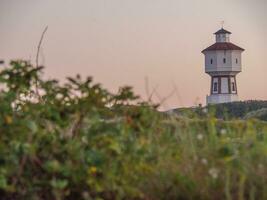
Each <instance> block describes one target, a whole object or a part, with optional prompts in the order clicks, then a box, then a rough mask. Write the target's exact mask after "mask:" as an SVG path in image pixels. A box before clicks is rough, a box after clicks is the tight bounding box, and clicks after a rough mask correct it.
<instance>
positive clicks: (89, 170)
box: [88, 166, 97, 174]
mask: <svg viewBox="0 0 267 200" xmlns="http://www.w3.org/2000/svg"><path fill="white" fill-rule="evenodd" d="M88 172H89V174H96V172H97V168H96V167H95V166H92V167H89V169H88Z"/></svg>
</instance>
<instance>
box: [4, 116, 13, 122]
mask: <svg viewBox="0 0 267 200" xmlns="http://www.w3.org/2000/svg"><path fill="white" fill-rule="evenodd" d="M5 122H6V123H7V124H12V122H13V120H12V117H11V116H5Z"/></svg>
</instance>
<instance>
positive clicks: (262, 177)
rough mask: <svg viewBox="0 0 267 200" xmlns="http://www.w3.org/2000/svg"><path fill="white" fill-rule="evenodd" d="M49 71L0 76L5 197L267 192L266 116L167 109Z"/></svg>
mask: <svg viewBox="0 0 267 200" xmlns="http://www.w3.org/2000/svg"><path fill="white" fill-rule="evenodd" d="M41 70H42V68H41V67H40V68H34V67H33V66H32V65H30V64H29V63H27V62H23V61H16V62H12V63H11V66H10V67H9V68H6V69H4V70H2V72H1V73H0V82H1V88H2V90H1V92H0V199H15V200H17V199H33V200H39V199H40V200H41V199H42V200H43V199H56V200H60V199H85V200H86V199H88V200H89V199H107V200H112V199H140V200H142V199H143V200H147V199H151V200H157V199H218V200H219V199H240V200H241V199H267V179H266V177H267V167H266V166H267V159H266V158H267V123H266V122H264V121H260V120H256V119H251V120H231V121H229V120H218V119H216V118H215V117H213V115H212V114H211V113H212V112H207V111H203V109H200V110H198V111H197V113H198V115H195V116H192V117H190V118H188V117H179V116H175V115H164V114H162V113H160V112H158V111H157V110H156V106H154V105H151V104H150V103H149V102H141V101H140V100H139V98H138V97H137V96H136V95H135V94H134V93H133V92H132V90H131V88H130V87H123V88H121V89H120V90H119V92H118V94H111V93H109V92H108V91H107V90H105V89H103V88H102V87H101V85H99V84H94V83H93V82H92V79H91V78H87V79H85V80H83V79H81V77H80V76H76V77H75V78H68V79H67V83H66V84H65V85H60V84H59V83H58V82H57V81H55V80H42V79H41V78H40V72H41ZM199 116H201V117H199Z"/></svg>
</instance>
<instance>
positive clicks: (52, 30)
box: [0, 0, 267, 110]
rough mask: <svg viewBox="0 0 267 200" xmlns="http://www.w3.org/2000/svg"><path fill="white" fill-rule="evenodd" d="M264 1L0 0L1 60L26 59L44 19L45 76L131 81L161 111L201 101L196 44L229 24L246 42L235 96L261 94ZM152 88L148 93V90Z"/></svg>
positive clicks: (266, 21)
mask: <svg viewBox="0 0 267 200" xmlns="http://www.w3.org/2000/svg"><path fill="white" fill-rule="evenodd" d="M266 10H267V1H266V0H0V60H1V59H3V60H5V61H6V65H8V63H7V62H8V61H9V60H10V59H25V60H31V61H32V62H33V63H34V60H35V57H36V51H37V46H38V42H39V40H40V37H41V34H42V31H43V30H44V28H45V27H46V26H48V30H47V32H46V34H45V37H44V40H43V43H42V48H41V54H40V63H41V64H42V65H44V66H45V67H46V68H45V71H44V75H43V76H44V77H45V78H56V79H59V80H60V81H62V82H64V80H65V77H67V76H74V75H76V74H81V75H82V76H83V77H86V76H93V77H94V80H95V82H98V83H101V84H102V85H103V87H104V88H107V89H109V90H110V91H111V92H117V91H118V88H119V87H120V86H125V85H129V86H133V87H134V91H135V92H136V93H137V94H139V95H140V96H141V98H142V99H143V100H147V99H148V98H149V96H150V95H151V93H153V95H152V96H153V98H152V99H153V101H154V102H155V103H158V102H161V103H162V106H161V109H162V110H168V109H172V108H177V107H185V106H186V107H187V106H194V105H198V104H199V103H202V104H203V105H205V103H206V96H207V95H208V94H209V91H210V77H209V76H208V75H207V74H205V72H204V55H203V54H202V53H201V51H202V50H203V49H205V48H206V47H208V46H210V45H211V44H213V43H214V42H215V38H214V35H213V33H214V32H216V31H217V30H218V29H220V28H221V21H224V22H225V23H224V27H225V29H227V30H229V31H231V32H232V33H233V34H232V35H231V42H233V43H234V44H236V45H238V46H241V47H242V48H244V49H246V51H245V52H244V53H243V57H242V63H243V66H242V67H243V71H242V73H240V74H238V75H237V84H238V91H239V99H240V100H255V99H258V100H266V99H267V65H266V59H267V12H266ZM153 91H154V92H153Z"/></svg>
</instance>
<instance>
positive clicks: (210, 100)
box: [207, 94, 238, 104]
mask: <svg viewBox="0 0 267 200" xmlns="http://www.w3.org/2000/svg"><path fill="white" fill-rule="evenodd" d="M233 101H238V95H237V94H212V95H210V96H207V104H218V103H229V102H233Z"/></svg>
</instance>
